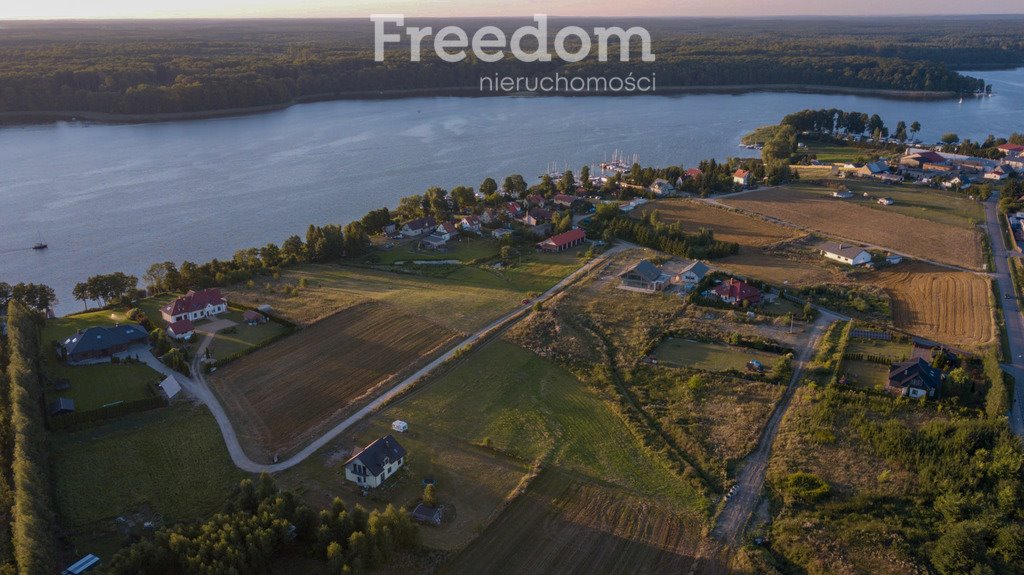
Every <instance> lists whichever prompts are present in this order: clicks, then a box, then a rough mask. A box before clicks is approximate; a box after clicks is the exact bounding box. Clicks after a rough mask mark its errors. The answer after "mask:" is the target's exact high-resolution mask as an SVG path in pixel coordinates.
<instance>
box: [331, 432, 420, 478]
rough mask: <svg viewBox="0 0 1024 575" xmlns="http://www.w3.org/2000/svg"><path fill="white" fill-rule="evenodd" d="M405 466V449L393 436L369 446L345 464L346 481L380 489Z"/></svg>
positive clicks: (382, 438)
mask: <svg viewBox="0 0 1024 575" xmlns="http://www.w3.org/2000/svg"><path fill="white" fill-rule="evenodd" d="M403 465H405V448H404V447H402V446H401V445H400V444H399V443H398V441H396V440H395V438H394V437H393V436H391V435H386V436H384V437H381V438H380V439H378V440H376V441H374V442H373V443H371V444H369V445H367V446H366V447H364V448H363V449H362V450H360V451H359V452H358V453H356V454H355V455H353V456H352V457H351V458H349V460H348V461H346V462H345V479H347V480H349V481H352V482H354V483H356V484H358V485H360V486H361V487H367V488H374V487H380V486H381V484H383V483H384V481H386V480H387V478H388V477H391V476H392V475H394V474H395V473H396V472H397V471H398V470H399V469H401V468H402V466H403Z"/></svg>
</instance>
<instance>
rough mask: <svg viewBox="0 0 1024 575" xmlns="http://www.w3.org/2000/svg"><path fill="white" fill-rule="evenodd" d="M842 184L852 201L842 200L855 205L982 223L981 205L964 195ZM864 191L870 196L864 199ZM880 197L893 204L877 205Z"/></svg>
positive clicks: (806, 188) (821, 190) (805, 188)
mask: <svg viewBox="0 0 1024 575" xmlns="http://www.w3.org/2000/svg"><path fill="white" fill-rule="evenodd" d="M842 182H843V184H845V185H846V186H847V187H848V188H849V189H850V191H851V192H853V194H854V196H853V197H852V198H850V199H848V200H844V201H847V202H852V203H854V204H857V205H861V206H865V207H869V208H872V209H877V210H883V211H887V212H895V213H900V214H903V215H905V216H910V217H915V218H922V219H925V220H930V221H933V222H936V223H939V224H946V225H951V226H957V227H961V228H965V229H975V228H976V227H977V225H978V224H979V223H980V222H983V221H985V207H984V205H983V204H982V203H981V202H976V201H974V200H972V199H970V198H968V197H967V196H966V195H964V194H960V193H955V192H947V191H943V190H933V189H931V188H926V187H923V186H912V185H909V184H901V185H898V186H890V185H887V184H882V183H879V182H875V181H872V180H867V179H863V180H862V179H857V178H847V179H845V180H842ZM786 187H788V188H790V189H794V190H799V191H802V192H810V193H814V194H818V195H821V196H829V195H831V193H832V190H831V189H829V188H826V187H822V186H816V185H811V184H801V183H799V182H794V183H792V184H787V186H786ZM865 192H866V193H867V194H868V196H869V197H864V193H865ZM882 197H889V198H892V199H893V200H894V201H895V203H894V204H893V205H891V206H883V205H881V204H879V203H878V202H877V199H878V198H882Z"/></svg>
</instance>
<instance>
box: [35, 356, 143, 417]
mask: <svg viewBox="0 0 1024 575" xmlns="http://www.w3.org/2000/svg"><path fill="white" fill-rule="evenodd" d="M45 373H46V374H47V376H49V377H50V378H51V380H52V381H56V380H58V379H67V380H68V381H70V382H71V389H69V390H66V391H61V392H57V391H54V390H52V389H51V388H47V391H46V399H47V403H49V402H50V401H53V400H54V399H56V398H57V397H67V398H70V399H72V400H73V401H74V402H75V410H76V411H89V410H92V409H98V408H100V407H103V406H105V405H109V404H112V403H120V402H128V401H136V400H139V399H146V398H149V397H152V396H153V393H154V391H153V389H154V388H152V387H151V386H150V385H149V384H150V383H152V384H157V383H160V382H161V381H162V380H163V376H162V375H160V374H159V373H157V372H156V371H154V370H153V369H152V368H151V367H149V366H148V365H145V364H128V363H118V364H100V365H82V366H74V367H69V366H66V365H61V364H58V363H57V362H56V361H50V362H48V363H47V365H46V368H45Z"/></svg>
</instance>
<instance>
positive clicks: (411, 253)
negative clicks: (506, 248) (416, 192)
mask: <svg viewBox="0 0 1024 575" xmlns="http://www.w3.org/2000/svg"><path fill="white" fill-rule="evenodd" d="M418 244H419V240H413V241H404V242H402V243H395V245H394V247H392V248H390V249H384V248H378V249H376V250H374V251H373V253H372V254H371V256H369V258H367V261H372V262H373V263H378V264H385V265H390V264H394V263H395V262H411V261H413V260H429V261H437V260H459V261H461V262H463V263H466V262H471V261H475V260H480V259H484V258H492V257H495V256H497V255H498V250H499V249H500V246H499V245H498V242H497V240H493V239H490V238H464V239H462V240H461V241H459V240H457V239H453V240H451V241H449V242H448V245H447V248H448V249H447V251H435V250H417V249H416V246H417V245H418Z"/></svg>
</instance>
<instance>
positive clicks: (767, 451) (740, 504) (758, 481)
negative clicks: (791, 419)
mask: <svg viewBox="0 0 1024 575" xmlns="http://www.w3.org/2000/svg"><path fill="white" fill-rule="evenodd" d="M837 319H840V318H839V316H836V315H834V314H831V313H822V314H821V315H820V316H819V317H818V320H817V321H816V322H815V323H814V325H813V327H812V328H811V331H810V333H809V334H808V337H807V338H806V339H805V340H804V344H803V347H802V348H800V349H799V350H797V357H796V358H795V362H794V365H793V377H792V378H790V380H789V386H788V387H786V391H785V393H783V394H782V398H781V399H780V400H779V403H778V405H776V406H775V410H774V411H773V412H772V415H771V417H769V418H768V423H767V424H766V425H765V427H764V431H762V432H761V439H760V441H759V442H758V444H757V448H756V449H755V450H754V451H753V452H752V453H751V454H750V455H748V456H747V458H746V460H745V461H744V463H743V468H742V469H741V470H740V474H739V477H737V478H736V491H735V493H734V494H733V496H732V497H730V498H729V501H728V502H726V504H725V508H724V509H722V513H721V514H719V516H718V521H717V522H716V524H715V528H714V529H713V530H712V531H711V534H712V536H714V537H715V538H716V539H718V540H719V541H721V542H722V543H725V544H727V545H731V546H733V547H735V546H737V545H739V544H740V542H741V539H742V537H743V533H744V531H745V530H746V526H747V522H748V521H749V520H750V516H751V515H752V514H753V513H754V510H755V509H756V508H757V504H758V502H759V501H760V500H761V488H762V487H763V486H764V478H765V475H766V473H767V472H768V457H769V456H770V455H771V450H772V443H774V442H775V436H776V435H777V434H778V432H779V425H780V424H781V423H782V417H783V416H784V415H785V414H786V410H787V409H788V408H789V403H790V401H791V400H792V399H793V393H794V392H795V391H796V388H797V386H798V384H799V381H800V377H801V376H802V375H803V370H804V369H805V368H806V367H807V363H808V362H809V361H810V359H811V358H812V357H813V354H814V348H815V346H816V344H817V342H818V339H819V338H820V337H821V334H822V333H823V332H824V331H825V328H827V327H828V325H829V324H831V323H832V322H833V321H835V320H837Z"/></svg>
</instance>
